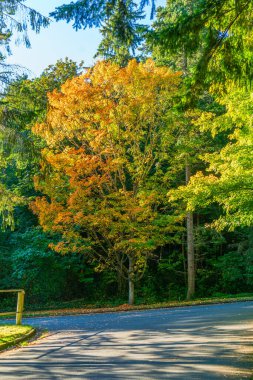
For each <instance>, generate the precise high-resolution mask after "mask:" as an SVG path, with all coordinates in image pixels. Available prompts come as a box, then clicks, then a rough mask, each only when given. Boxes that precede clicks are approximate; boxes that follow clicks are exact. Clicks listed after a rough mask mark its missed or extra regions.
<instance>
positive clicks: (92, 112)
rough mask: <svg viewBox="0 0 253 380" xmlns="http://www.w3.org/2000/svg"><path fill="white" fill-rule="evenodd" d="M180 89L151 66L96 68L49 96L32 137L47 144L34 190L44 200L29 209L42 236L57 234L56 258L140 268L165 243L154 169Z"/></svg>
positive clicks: (160, 158) (177, 79)
mask: <svg viewBox="0 0 253 380" xmlns="http://www.w3.org/2000/svg"><path fill="white" fill-rule="evenodd" d="M179 82H180V73H177V74H175V73H172V72H171V71H170V70H169V69H168V68H161V67H156V66H155V64H154V62H153V61H152V60H148V61H147V62H146V63H140V64H138V63H137V62H136V61H134V60H133V61H131V62H130V63H129V65H128V66H127V67H125V68H120V67H118V66H117V65H115V64H111V63H108V62H99V63H97V64H96V65H95V67H93V68H92V69H90V70H89V71H88V72H87V73H86V74H84V75H82V76H79V77H77V78H74V79H72V80H69V81H67V82H66V83H65V84H64V85H63V86H62V88H61V91H60V92H58V91H54V92H53V93H51V94H49V110H48V114H47V119H46V122H45V123H42V124H36V125H35V126H34V128H33V132H34V133H36V134H38V135H39V136H41V137H43V138H44V139H45V141H46V143H47V148H46V149H44V151H43V156H44V164H43V166H42V168H41V175H40V177H39V178H37V179H36V183H37V188H38V189H40V190H41V191H42V192H43V193H44V194H46V195H47V197H48V198H47V199H50V201H47V200H46V198H45V197H42V198H37V199H36V201H35V202H34V203H33V204H32V206H31V207H32V209H33V211H34V212H35V213H36V214H37V215H38V216H39V220H40V224H41V225H42V226H43V228H44V229H46V230H53V231H57V232H60V233H61V234H62V241H61V242H59V244H57V246H55V249H56V250H57V251H60V252H63V253H65V252H67V251H68V250H69V251H75V252H81V251H82V252H86V253H89V254H92V253H93V254H94V252H95V253H96V255H98V256H100V257H104V258H105V257H106V258H105V259H104V263H105V264H106V263H107V264H108V263H110V265H111V263H112V262H113V261H115V260H116V261H117V260H118V255H124V254H126V255H130V256H131V257H134V259H135V262H136V263H139V264H138V265H139V267H141V266H143V265H144V264H145V260H146V255H147V254H149V253H150V252H152V251H153V250H154V249H155V248H156V247H157V246H159V245H163V244H164V243H165V242H166V241H167V240H168V236H167V235H168V234H167V235H166V233H167V232H166V231H167V230H166V228H167V227H166V223H165V225H164V226H162V224H161V223H160V224H159V227H158V224H157V220H158V219H159V217H160V216H161V215H162V214H163V211H161V212H160V213H158V211H157V208H158V204H157V200H158V199H159V202H160V199H161V194H163V193H164V194H166V191H163V190H164V189H161V188H160V186H162V185H161V181H159V179H158V178H157V174H156V168H157V167H158V166H159V165H160V164H161V165H162V163H163V162H164V161H166V154H167V145H168V141H167V140H166V139H165V138H164V137H162V136H164V134H163V132H164V131H166V128H167V123H168V121H167V112H168V110H169V109H170V108H171V105H172V98H173V96H174V95H175V93H176V91H177V88H178V84H179ZM49 168H50V169H49ZM159 209H160V210H163V208H162V204H161V202H160V204H159ZM160 214H161V215H160ZM162 216H164V215H162ZM172 230H173V229H172ZM170 231H171V227H170ZM102 261H103V260H102ZM138 265H137V264H136V268H138Z"/></svg>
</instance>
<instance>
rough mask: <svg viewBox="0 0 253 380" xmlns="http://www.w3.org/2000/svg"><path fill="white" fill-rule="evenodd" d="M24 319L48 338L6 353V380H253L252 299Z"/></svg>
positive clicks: (2, 361) (0, 369)
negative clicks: (224, 302)
mask: <svg viewBox="0 0 253 380" xmlns="http://www.w3.org/2000/svg"><path fill="white" fill-rule="evenodd" d="M1 323H3V322H1ZM24 323H26V324H31V325H33V326H37V327H40V328H46V329H48V330H49V335H48V337H47V338H44V339H42V340H39V341H37V342H34V343H31V344H29V345H28V346H25V347H22V348H19V349H15V350H12V351H8V352H5V353H2V354H1V355H0V379H1V380H7V379H8V380H14V379H15V380H17V379H20V380H30V379H33V380H35V379H36V380H44V379H52V380H56V379H57V380H58V379H60V380H70V379H103V380H104V379H108V380H114V379H126V380H130V379H183V380H184V379H185V380H188V379H189V380H190V379H194V380H197V379H203V380H209V379H250V378H251V374H252V373H253V372H252V368H253V355H252V353H253V302H240V303H234V304H223V305H210V306H194V307H184V308H175V309H159V310H150V311H140V312H138V311H134V312H122V313H105V314H92V315H91V314H90V315H79V316H62V317H48V318H33V319H31V318H27V319H25V321H24Z"/></svg>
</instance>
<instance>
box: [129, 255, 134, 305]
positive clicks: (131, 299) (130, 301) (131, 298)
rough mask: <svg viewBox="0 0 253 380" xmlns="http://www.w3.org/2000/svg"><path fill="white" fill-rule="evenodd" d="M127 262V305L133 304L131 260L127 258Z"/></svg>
mask: <svg viewBox="0 0 253 380" xmlns="http://www.w3.org/2000/svg"><path fill="white" fill-rule="evenodd" d="M128 260H129V270H128V292H129V293H128V294H129V297H128V303H129V305H133V304H134V272H133V259H132V258H131V257H128Z"/></svg>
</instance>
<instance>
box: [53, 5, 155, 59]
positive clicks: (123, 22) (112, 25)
mask: <svg viewBox="0 0 253 380" xmlns="http://www.w3.org/2000/svg"><path fill="white" fill-rule="evenodd" d="M148 4H149V0H142V1H141V2H139V4H136V3H135V2H134V1H133V0H105V1H101V0H100V1H98V0H93V1H87V0H84V1H80V0H79V1H76V2H75V3H73V2H72V3H71V4H68V5H62V6H60V7H58V8H56V10H55V12H53V13H51V16H53V17H54V18H55V19H56V20H57V21H58V20H66V21H67V22H70V21H72V20H73V21H74V24H73V27H74V28H75V29H76V30H78V29H82V28H83V29H85V28H87V27H89V28H91V27H93V26H95V27H100V31H101V34H102V36H103V39H102V41H101V43H100V45H99V47H98V51H97V54H96V56H102V57H103V58H105V59H110V60H112V61H114V62H116V63H117V64H120V65H121V66H125V65H126V64H127V62H128V61H129V60H130V59H131V58H133V57H135V58H137V59H138V54H137V55H136V52H138V48H139V47H140V46H141V44H142V42H143V40H144V37H145V34H146V32H147V26H145V25H141V24H140V20H142V19H143V18H144V17H145V15H144V13H143V7H144V6H145V5H148ZM153 13H154V2H153V1H152V14H153Z"/></svg>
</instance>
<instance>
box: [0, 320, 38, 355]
mask: <svg viewBox="0 0 253 380" xmlns="http://www.w3.org/2000/svg"><path fill="white" fill-rule="evenodd" d="M35 332H36V330H35V329H34V328H33V327H31V326H15V325H2V326H1V325H0V351H2V350H5V349H6V348H9V347H11V346H15V345H17V344H19V343H21V342H24V341H26V340H27V339H29V338H31V337H32V336H33V335H34V334H35Z"/></svg>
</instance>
